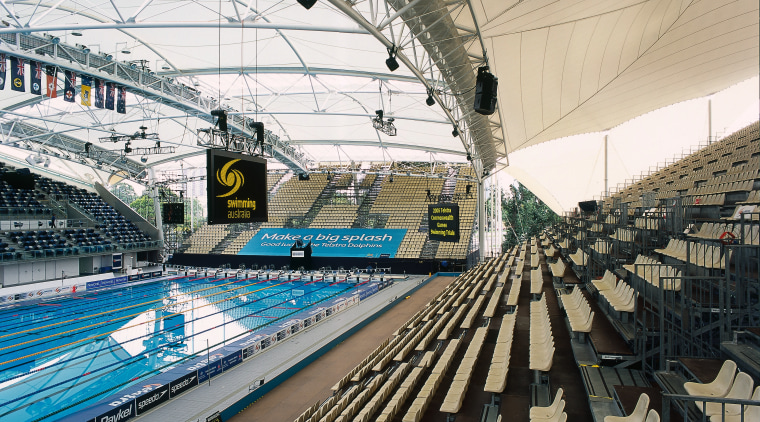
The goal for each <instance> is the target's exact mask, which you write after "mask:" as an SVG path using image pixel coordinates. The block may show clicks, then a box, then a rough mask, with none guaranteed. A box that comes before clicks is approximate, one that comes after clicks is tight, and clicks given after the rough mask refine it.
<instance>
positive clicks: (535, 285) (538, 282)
mask: <svg viewBox="0 0 760 422" xmlns="http://www.w3.org/2000/svg"><path fill="white" fill-rule="evenodd" d="M543 288H544V275H543V273H542V271H541V268H536V269H533V270H530V293H531V294H532V295H535V296H538V295H540V294H541V292H542V291H543Z"/></svg>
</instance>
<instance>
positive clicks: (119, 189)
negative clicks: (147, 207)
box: [111, 183, 137, 204]
mask: <svg viewBox="0 0 760 422" xmlns="http://www.w3.org/2000/svg"><path fill="white" fill-rule="evenodd" d="M111 193H112V194H114V196H116V197H117V198H119V199H121V202H123V203H125V204H131V203H132V201H134V200H135V199H136V198H137V193H135V188H133V187H132V185H130V184H129V183H117V184H115V185H113V186H111Z"/></svg>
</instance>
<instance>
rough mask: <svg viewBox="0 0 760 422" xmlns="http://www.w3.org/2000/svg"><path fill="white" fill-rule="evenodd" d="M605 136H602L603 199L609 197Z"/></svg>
mask: <svg viewBox="0 0 760 422" xmlns="http://www.w3.org/2000/svg"><path fill="white" fill-rule="evenodd" d="M607 180H608V174H607V135H604V197H605V198H607V197H608V196H610V191H609V188H608V187H607Z"/></svg>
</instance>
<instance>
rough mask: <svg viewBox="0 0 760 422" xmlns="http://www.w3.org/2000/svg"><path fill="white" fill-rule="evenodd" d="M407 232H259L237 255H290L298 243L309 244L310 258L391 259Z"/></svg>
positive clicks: (376, 230)
mask: <svg viewBox="0 0 760 422" xmlns="http://www.w3.org/2000/svg"><path fill="white" fill-rule="evenodd" d="M405 235H406V229H261V230H259V231H258V233H256V235H255V236H253V238H251V240H250V241H248V243H247V244H246V245H245V246H244V247H243V249H241V250H240V252H238V255H263V256H290V248H291V246H293V244H294V243H295V242H296V241H297V240H299V239H300V240H302V241H304V242H307V243H308V242H311V248H312V256H317V257H319V256H338V257H356V258H379V257H380V256H381V255H386V256H388V257H389V258H393V257H394V256H395V255H396V251H397V250H398V248H399V246H400V245H401V241H402V240H403V239H404V236H405Z"/></svg>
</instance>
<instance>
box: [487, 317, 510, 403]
mask: <svg viewBox="0 0 760 422" xmlns="http://www.w3.org/2000/svg"><path fill="white" fill-rule="evenodd" d="M516 317H517V309H515V311H514V312H513V313H511V314H507V315H504V317H502V320H501V326H500V327H499V336H498V337H497V338H496V347H495V349H494V352H493V357H492V358H491V366H490V367H489V368H488V377H487V378H486V385H485V391H488V392H491V393H501V392H502V391H504V388H506V386H507V373H508V372H509V358H510V356H511V354H512V352H511V351H512V337H513V336H514V331H515V322H516Z"/></svg>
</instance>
